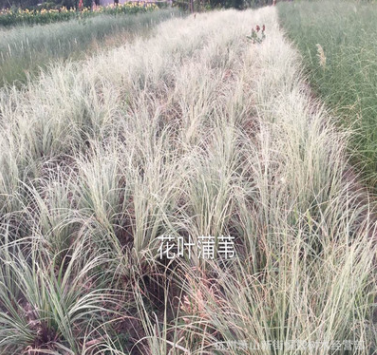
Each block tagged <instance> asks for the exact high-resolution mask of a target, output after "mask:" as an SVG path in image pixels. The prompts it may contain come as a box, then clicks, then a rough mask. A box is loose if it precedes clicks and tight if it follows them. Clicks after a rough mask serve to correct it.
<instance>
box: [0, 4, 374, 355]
mask: <svg viewBox="0 0 377 355" xmlns="http://www.w3.org/2000/svg"><path fill="white" fill-rule="evenodd" d="M257 25H258V26H263V25H265V38H264V39H263V40H261V41H260V42H257V41H254V42H255V43H253V41H252V40H250V39H249V38H248V36H249V35H250V31H251V29H252V28H255V27H256V26H257ZM249 37H250V36H249ZM0 112H1V121H0V146H1V148H2V149H1V150H0V161H1V163H2V164H0V211H1V216H0V217H1V218H0V227H1V243H0V258H1V264H0V325H1V327H0V353H6V354H20V353H30V354H38V355H39V354H88V355H89V354H112V355H113V354H114V355H120V354H143V355H144V354H150V355H158V354H161V355H166V354H176V355H178V354H216V355H218V354H230V355H236V354H240V353H243V354H254V353H258V354H267V353H276V354H285V353H289V351H290V350H288V348H287V346H288V345H286V344H288V342H291V344H292V342H294V344H299V346H302V345H300V342H301V344H309V343H310V348H309V346H306V347H305V350H299V349H298V348H295V347H294V348H293V350H292V352H296V353H298V352H299V351H301V352H302V353H305V354H313V355H314V354H329V353H332V350H328V349H326V347H325V345H324V344H326V342H327V344H329V343H330V342H342V344H343V342H346V341H348V342H350V341H351V342H355V343H356V342H357V344H358V342H361V343H362V344H363V347H359V349H355V348H353V349H352V351H353V352H352V353H355V354H363V355H366V354H369V353H370V351H373V349H374V348H375V337H374V330H375V307H374V305H375V297H376V293H377V292H376V291H377V290H376V275H375V272H376V270H375V263H374V257H375V243H374V242H375V239H374V238H373V236H374V235H375V225H376V222H375V221H376V219H375V211H374V210H373V209H372V207H371V205H370V204H369V203H368V195H367V194H366V193H365V192H363V191H362V190H361V189H360V188H359V184H358V181H357V175H356V174H351V173H350V172H351V170H350V167H349V163H348V161H347V154H346V147H347V144H348V138H349V135H350V134H351V131H350V130H343V131H339V130H337V129H335V128H334V126H333V124H332V118H331V116H330V115H329V113H328V112H327V111H326V110H325V108H324V107H323V105H322V104H321V103H320V102H317V101H315V100H313V99H312V98H311V96H310V93H308V92H307V91H306V89H305V85H304V76H303V70H302V66H301V63H300V57H299V55H298V53H297V52H296V51H295V50H294V49H293V47H292V46H291V45H290V44H289V43H288V42H287V41H286V40H285V39H284V36H283V34H282V32H281V30H280V28H279V24H278V20H277V12H276V10H275V8H273V7H270V8H264V9H260V10H258V11H245V12H238V11H235V10H227V11H218V12H211V13H208V14H197V15H196V16H195V15H192V16H188V17H187V18H185V19H171V20H170V21H166V22H164V23H161V24H159V25H158V26H157V27H156V30H155V33H154V36H153V37H150V38H145V37H141V36H140V37H136V38H135V40H134V41H133V42H132V43H131V42H128V43H126V44H125V45H124V46H122V47H119V48H116V49H113V50H110V51H107V52H102V53H98V54H97V55H95V56H93V57H91V58H87V59H86V60H85V61H80V62H69V63H56V64H54V65H53V66H51V67H50V70H49V71H46V72H44V73H43V74H42V75H41V76H40V77H39V78H38V79H36V80H32V81H28V82H27V83H26V84H25V86H23V87H22V88H19V89H17V88H15V87H5V88H3V89H1V90H0ZM162 235H172V236H173V235H174V236H177V237H178V236H179V237H181V238H183V240H184V241H185V242H189V241H190V240H191V242H194V243H195V244H197V243H198V241H199V239H200V237H201V236H213V237H220V236H227V235H230V236H233V237H234V244H235V252H236V253H235V257H234V258H233V259H231V260H226V259H225V258H224V257H221V256H219V255H220V254H219V253H218V252H219V249H220V247H219V244H218V243H217V245H215V247H214V248H215V251H216V252H217V253H216V258H214V259H205V258H203V255H201V254H200V251H199V250H198V248H196V247H194V248H192V253H191V257H189V255H188V250H185V251H184V253H183V255H182V256H180V257H177V258H175V259H172V260H170V259H168V258H162V259H160V258H159V253H158V248H159V246H160V245H159V241H160V240H159V239H158V238H159V237H160V236H162ZM284 342H285V343H284ZM244 344H246V345H244ZM266 344H271V347H273V348H270V349H266ZM279 344H285V345H284V346H285V348H280V350H279V347H280V345H279ZM313 344H314V345H315V344H322V345H319V346H317V347H315V346H314V347H313ZM258 346H259V349H258ZM290 346H292V345H290ZM304 346H305V345H304ZM332 346H334V345H332ZM255 348H256V350H255ZM340 353H342V354H347V350H345V349H344V348H343V349H341V350H340Z"/></svg>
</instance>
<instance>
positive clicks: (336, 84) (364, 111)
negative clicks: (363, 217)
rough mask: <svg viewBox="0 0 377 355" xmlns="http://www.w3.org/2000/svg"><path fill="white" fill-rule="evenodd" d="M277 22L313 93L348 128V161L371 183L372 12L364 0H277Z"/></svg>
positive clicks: (376, 112)
mask: <svg viewBox="0 0 377 355" xmlns="http://www.w3.org/2000/svg"><path fill="white" fill-rule="evenodd" d="M278 8H279V15H280V21H281V23H282V25H283V27H284V29H285V31H286V32H287V34H288V36H289V38H291V39H292V40H293V41H294V43H295V44H296V45H297V46H298V48H299V50H300V52H301V54H302V56H303V60H304V63H305V66H306V69H307V73H308V75H309V78H310V82H311V84H312V87H313V89H314V92H315V93H316V94H317V95H319V96H320V97H321V98H322V99H323V100H324V101H325V103H326V104H327V105H328V107H329V108H331V109H332V111H333V113H334V115H335V116H337V117H339V123H340V124H342V125H343V126H344V127H352V128H353V129H355V131H356V134H355V135H354V138H353V139H352V143H353V144H352V147H353V152H352V153H353V163H354V164H355V165H356V166H357V167H358V168H359V170H360V171H362V172H363V176H364V178H366V180H367V182H368V183H369V185H370V186H371V187H372V188H375V187H376V184H377V174H376V171H377V165H376V161H377V160H376V154H377V135H376V130H375V126H376V117H377V105H376V94H377V78H376V71H377V63H376V60H375V59H376V53H375V48H376V45H377V42H376V34H377V27H376V21H375V20H374V19H375V17H376V16H377V8H376V6H375V4H371V3H368V2H363V1H362V2H349V1H331V2H330V1H320V2H300V3H281V4H279V7H278Z"/></svg>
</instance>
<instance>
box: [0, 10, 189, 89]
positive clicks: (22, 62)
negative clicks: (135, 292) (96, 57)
mask: <svg viewBox="0 0 377 355" xmlns="http://www.w3.org/2000/svg"><path fill="white" fill-rule="evenodd" d="M181 15H182V14H181V13H180V11H178V10H177V9H169V10H156V11H149V12H147V13H144V14H139V15H122V14H120V15H118V16H116V17H114V16H109V15H98V16H96V17H93V18H88V19H74V20H71V21H67V22H61V23H52V24H48V25H35V26H33V27H31V26H22V25H20V26H15V27H12V28H4V27H3V28H1V27H0V86H4V85H6V84H12V83H15V84H17V85H20V84H23V83H24V82H25V81H27V79H28V77H29V76H35V75H38V73H39V72H40V71H41V69H46V67H48V66H49V64H51V63H52V62H54V61H65V60H67V59H75V60H77V59H83V58H84V57H85V55H86V54H87V52H94V51H96V50H106V49H108V48H110V47H115V46H119V45H121V44H123V43H124V42H125V41H126V40H131V39H132V38H133V37H134V36H135V35H136V34H138V35H144V36H146V35H148V34H150V32H151V30H153V27H154V26H155V25H157V24H158V23H160V22H162V21H164V20H167V19H169V18H172V17H178V16H181Z"/></svg>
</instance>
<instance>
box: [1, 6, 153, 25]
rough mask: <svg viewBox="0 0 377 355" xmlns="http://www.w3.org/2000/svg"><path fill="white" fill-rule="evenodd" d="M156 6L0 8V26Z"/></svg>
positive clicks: (122, 13) (119, 12) (44, 22)
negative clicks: (78, 8)
mask: <svg viewBox="0 0 377 355" xmlns="http://www.w3.org/2000/svg"><path fill="white" fill-rule="evenodd" d="M156 8H157V6H156V5H155V4H153V3H145V2H144V3H141V2H140V3H136V2H129V3H124V4H119V5H117V6H114V5H109V6H96V7H94V8H93V9H90V8H86V7H85V8H82V9H81V10H80V11H79V10H76V9H67V8H65V7H61V8H59V9H49V10H48V9H41V10H29V9H26V10H22V9H16V10H13V9H2V10H0V26H16V25H20V24H25V25H35V24H38V25H41V24H47V23H53V22H58V21H68V20H72V19H85V18H90V17H94V16H98V15H102V14H104V15H113V16H114V15H125V14H126V15H131V14H139V13H145V12H149V11H152V10H155V9H156Z"/></svg>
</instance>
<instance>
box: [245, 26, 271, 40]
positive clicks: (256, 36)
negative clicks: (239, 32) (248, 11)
mask: <svg viewBox="0 0 377 355" xmlns="http://www.w3.org/2000/svg"><path fill="white" fill-rule="evenodd" d="M265 30H266V26H265V25H263V26H262V30H261V28H260V26H259V25H257V26H256V27H255V29H254V28H253V29H251V35H250V36H246V38H247V39H250V40H251V41H253V43H254V44H255V43H262V42H263V40H264V39H265V38H266V34H265V33H264V32H265Z"/></svg>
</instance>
